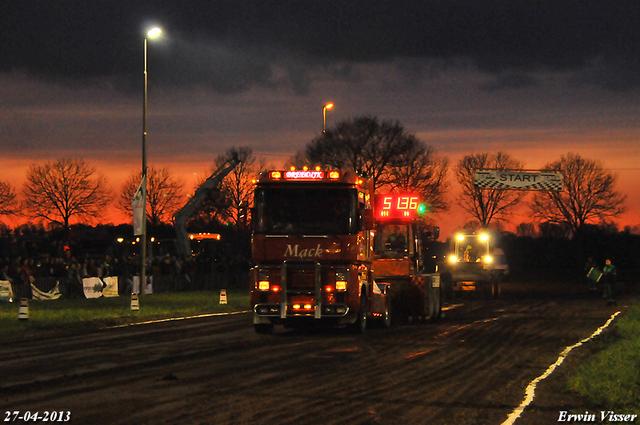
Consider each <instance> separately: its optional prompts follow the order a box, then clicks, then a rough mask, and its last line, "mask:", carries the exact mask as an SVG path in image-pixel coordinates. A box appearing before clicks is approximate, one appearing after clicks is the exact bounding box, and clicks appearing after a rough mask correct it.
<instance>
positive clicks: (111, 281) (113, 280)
mask: <svg viewBox="0 0 640 425" xmlns="http://www.w3.org/2000/svg"><path fill="white" fill-rule="evenodd" d="M102 281H103V282H104V283H105V285H106V286H105V287H104V289H103V290H102V295H104V296H105V297H108V298H111V297H117V296H118V276H109V277H103V278H102Z"/></svg>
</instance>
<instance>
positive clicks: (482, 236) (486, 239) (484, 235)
mask: <svg viewBox="0 0 640 425" xmlns="http://www.w3.org/2000/svg"><path fill="white" fill-rule="evenodd" d="M480 240H481V241H488V240H489V236H488V235H486V234H484V233H483V234H481V235H480Z"/></svg>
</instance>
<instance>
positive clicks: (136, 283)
mask: <svg viewBox="0 0 640 425" xmlns="http://www.w3.org/2000/svg"><path fill="white" fill-rule="evenodd" d="M146 278H147V284H146V285H145V288H144V293H145V294H153V276H146ZM132 293H134V294H139V293H140V276H133V290H132Z"/></svg>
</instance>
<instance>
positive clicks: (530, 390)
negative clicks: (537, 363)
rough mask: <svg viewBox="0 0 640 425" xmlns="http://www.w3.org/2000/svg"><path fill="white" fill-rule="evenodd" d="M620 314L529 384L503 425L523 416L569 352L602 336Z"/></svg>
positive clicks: (569, 349) (566, 354)
mask: <svg viewBox="0 0 640 425" xmlns="http://www.w3.org/2000/svg"><path fill="white" fill-rule="evenodd" d="M618 314H620V312H619V311H617V312H616V313H615V314H614V315H613V316H611V317H610V318H609V320H607V323H605V324H604V325H602V326H600V327H599V328H598V329H597V330H596V331H595V332H594V333H593V334H591V336H590V337H588V338H585V339H583V340H582V341H580V342H578V343H576V344H574V345H572V346H570V347H567V348H565V349H564V351H563V352H562V353H560V357H558V360H556V362H555V363H554V364H552V365H551V366H549V368H548V369H547V371H546V372H545V373H543V374H542V375H540V376H538V377H537V378H536V379H534V380H533V381H531V383H530V384H529V386H527V389H526V390H525V394H526V397H525V398H524V401H523V402H522V404H520V406H518V407H517V408H516V409H515V410H514V411H513V412H511V414H510V415H509V417H508V418H507V420H506V421H504V422H503V423H502V425H512V424H513V423H514V422H515V421H516V419H518V418H519V417H520V415H521V414H522V412H523V411H524V409H525V408H526V407H527V406H528V405H529V404H531V402H532V401H533V397H534V395H535V392H536V386H537V385H538V382H540V381H542V380H543V379H545V378H547V377H548V376H549V375H551V374H552V373H553V371H554V370H555V369H556V368H557V367H558V366H560V365H561V364H562V362H564V359H565V358H566V357H567V356H568V355H569V352H571V350H573V349H574V348H577V347H580V346H581V345H582V344H584V343H585V342H588V341H589V340H591V339H593V338H595V337H596V336H598V335H600V334H601V333H602V331H604V330H605V329H606V328H607V327H608V326H609V325H610V324H611V323H612V322H613V320H614V319H615V318H616V316H617V315H618Z"/></svg>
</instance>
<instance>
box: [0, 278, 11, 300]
mask: <svg viewBox="0 0 640 425" xmlns="http://www.w3.org/2000/svg"><path fill="white" fill-rule="evenodd" d="M0 301H9V302H11V301H13V290H12V289H11V282H9V281H8V280H0Z"/></svg>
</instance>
